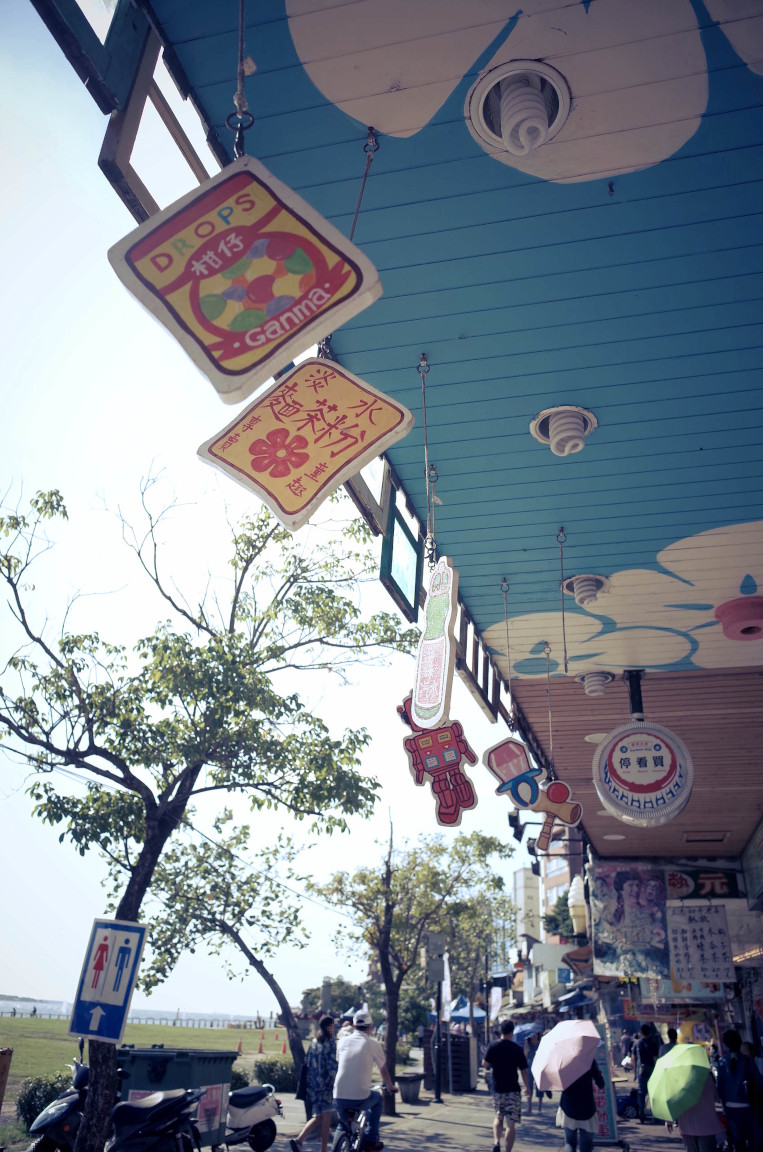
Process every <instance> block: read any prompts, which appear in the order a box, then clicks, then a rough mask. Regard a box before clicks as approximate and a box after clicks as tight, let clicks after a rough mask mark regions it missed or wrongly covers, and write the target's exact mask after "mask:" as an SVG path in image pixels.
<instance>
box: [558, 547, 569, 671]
mask: <svg viewBox="0 0 763 1152" xmlns="http://www.w3.org/2000/svg"><path fill="white" fill-rule="evenodd" d="M556 542H557V544H558V545H559V595H560V596H561V598H562V651H563V656H564V661H563V662H564V674H565V676H566V675H567V672H568V666H567V625H566V621H565V616H564V545H565V544H566V543H567V537H566V536H565V534H564V526H562V527H561V528H560V529H559V531H558V532H557V534H556Z"/></svg>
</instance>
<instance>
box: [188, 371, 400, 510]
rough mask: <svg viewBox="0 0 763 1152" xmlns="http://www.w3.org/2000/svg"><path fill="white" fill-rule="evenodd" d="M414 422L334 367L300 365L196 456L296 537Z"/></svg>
mask: <svg viewBox="0 0 763 1152" xmlns="http://www.w3.org/2000/svg"><path fill="white" fill-rule="evenodd" d="M412 426H413V416H412V415H411V413H410V412H409V411H408V409H407V408H404V407H403V405H402V404H398V403H397V402H396V401H393V400H390V399H388V397H386V396H385V395H384V394H383V393H381V392H377V390H376V389H375V388H372V387H371V385H370V384H366V383H365V381H363V380H360V379H359V378H358V377H357V376H354V375H353V373H352V372H348V371H347V370H346V369H345V368H340V367H339V365H338V364H335V363H334V362H333V361H331V360H322V359H320V358H318V357H312V358H310V359H308V360H303V361H302V363H301V364H300V365H298V367H296V368H294V369H292V370H291V371H290V372H288V373H286V374H285V375H283V376H279V378H278V380H277V381H276V382H275V383H274V384H273V385H272V386H271V387H270V388H268V389H267V390H266V391H265V392H263V393H262V394H261V395H260V396H259V397H258V398H257V400H256V401H255V403H254V404H252V405H250V407H248V408H246V409H245V410H244V411H243V412H242V413H241V414H240V415H238V416H237V417H236V419H235V420H232V421H231V423H230V424H228V425H227V426H226V427H225V428H224V429H223V430H222V431H221V432H218V433H217V435H216V436H213V437H212V438H211V440H207V441H206V442H205V443H204V444H202V446H201V448H199V455H200V456H201V458H202V459H203V460H205V461H206V462H207V463H208V464H211V465H212V466H213V467H215V468H219V469H220V470H221V471H223V472H225V473H226V474H227V475H228V476H230V477H231V479H233V480H236V481H237V482H238V483H239V484H241V485H242V486H243V487H244V488H247V489H249V490H250V491H251V492H254V494H255V495H256V496H258V497H259V498H260V499H261V500H263V501H264V502H265V504H267V505H268V507H269V508H270V509H271V510H272V511H273V512H274V513H275V515H276V516H277V517H278V519H279V520H280V521H281V523H282V524H283V525H284V527H286V528H289V529H290V530H291V531H295V530H296V529H297V528H300V527H301V526H302V525H303V524H305V523H306V522H307V521H308V520H309V519H310V517H311V516H312V515H313V513H314V512H315V511H316V509H317V508H318V507H319V506H320V505H321V504H322V503H323V501H324V500H325V499H326V498H327V497H328V496H330V495H331V493H332V492H333V491H334V490H335V489H336V488H338V487H339V485H340V484H341V483H342V482H343V481H344V480H346V479H348V478H349V477H350V476H353V475H354V474H355V473H356V472H358V471H359V470H360V469H361V468H362V467H363V465H364V464H367V463H368V462H369V461H370V460H372V459H374V457H376V456H378V455H379V453H380V452H383V451H384V450H385V449H386V448H388V447H389V446H390V444H394V443H395V441H397V440H400V439H401V437H403V436H405V435H407V433H408V431H409V430H410V428H411V427H412Z"/></svg>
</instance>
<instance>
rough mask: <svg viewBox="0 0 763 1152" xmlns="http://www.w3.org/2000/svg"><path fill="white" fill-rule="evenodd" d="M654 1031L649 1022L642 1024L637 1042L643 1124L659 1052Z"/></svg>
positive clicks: (639, 1110) (641, 1118)
mask: <svg viewBox="0 0 763 1152" xmlns="http://www.w3.org/2000/svg"><path fill="white" fill-rule="evenodd" d="M652 1037H653V1033H652V1030H651V1029H650V1027H649V1025H648V1024H642V1025H641V1036H640V1037H639V1039H638V1041H637V1042H636V1079H637V1082H638V1118H639V1120H640V1121H641V1123H642V1124H643V1123H644V1121H645V1120H646V1097H647V1084H648V1083H649V1077H650V1076H651V1075H652V1073H653V1072H654V1065H655V1063H656V1061H657V1052H656V1051H655V1045H654V1040H653V1038H652Z"/></svg>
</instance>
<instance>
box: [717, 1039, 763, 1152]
mask: <svg viewBox="0 0 763 1152" xmlns="http://www.w3.org/2000/svg"><path fill="white" fill-rule="evenodd" d="M723 1046H724V1048H725V1049H726V1054H725V1055H724V1056H722V1057H721V1059H720V1060H719V1062H718V1095H719V1096H720V1098H721V1101H722V1103H723V1111H724V1112H725V1114H726V1120H727V1122H728V1126H729V1144H730V1145H731V1148H732V1149H733V1152H755V1150H756V1149H757V1148H758V1147H759V1137H760V1133H759V1132H757V1131H756V1130H755V1129H756V1127H757V1124H756V1123H755V1122H754V1115H755V1112H754V1109H753V1107H752V1105H753V1103H754V1102H755V1101H756V1100H757V1099H758V1098H759V1097H763V1077H761V1075H760V1072H758V1069H757V1068H756V1067H755V1062H754V1060H751V1059H750V1057H749V1056H745V1055H744V1054H743V1052H742V1037H741V1036H740V1035H739V1033H738V1032H737V1030H736V1028H729V1030H728V1032H724V1033H723Z"/></svg>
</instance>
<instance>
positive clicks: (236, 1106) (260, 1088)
mask: <svg viewBox="0 0 763 1152" xmlns="http://www.w3.org/2000/svg"><path fill="white" fill-rule="evenodd" d="M273 1116H283V1109H282V1108H281V1101H280V1100H278V1099H277V1098H276V1093H275V1088H274V1087H273V1085H272V1084H255V1085H252V1086H251V1087H249V1088H237V1089H236V1090H235V1092H231V1094H230V1096H229V1097H228V1118H227V1122H226V1126H225V1138H224V1140H223V1144H226V1145H228V1146H230V1145H231V1144H243V1143H247V1144H248V1145H249V1147H250V1148H251V1149H252V1152H265V1149H266V1148H269V1147H270V1145H271V1144H272V1143H273V1141H274V1140H275V1138H276V1135H277V1132H278V1130H277V1128H276V1126H275V1121H274V1120H273ZM218 1147H219V1146H218ZM212 1152H216V1149H214V1148H213V1149H212Z"/></svg>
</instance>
